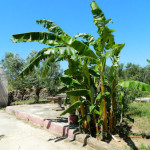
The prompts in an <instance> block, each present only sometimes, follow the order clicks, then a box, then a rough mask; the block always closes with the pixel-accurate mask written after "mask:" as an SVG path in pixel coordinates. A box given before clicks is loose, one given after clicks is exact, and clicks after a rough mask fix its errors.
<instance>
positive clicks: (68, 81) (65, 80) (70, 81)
mask: <svg viewBox="0 0 150 150" xmlns="http://www.w3.org/2000/svg"><path fill="white" fill-rule="evenodd" d="M59 80H60V81H61V82H62V83H63V84H65V85H68V86H71V87H82V84H81V83H79V82H78V81H77V80H75V79H73V78H72V77H70V76H66V77H60V78H59Z"/></svg>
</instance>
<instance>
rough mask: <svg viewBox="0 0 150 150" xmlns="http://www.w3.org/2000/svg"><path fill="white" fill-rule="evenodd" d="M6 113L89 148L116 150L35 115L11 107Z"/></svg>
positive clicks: (104, 143) (7, 108)
mask: <svg viewBox="0 0 150 150" xmlns="http://www.w3.org/2000/svg"><path fill="white" fill-rule="evenodd" d="M6 112H7V113H9V114H12V115H15V116H16V118H20V119H23V120H27V121H29V122H31V123H33V124H36V125H37V126H39V127H41V126H42V127H44V128H45V129H48V130H50V131H51V132H52V133H54V134H57V135H60V136H64V137H67V138H69V139H70V140H76V141H78V142H81V143H83V145H89V146H90V147H92V148H94V149H96V150H118V149H117V148H116V147H113V146H112V145H110V144H107V143H106V142H103V141H100V140H97V139H95V138H93V137H90V136H89V135H86V134H80V133H75V134H74V133H73V131H74V130H73V129H69V128H68V127H64V126H62V125H60V124H58V123H55V122H51V121H49V120H45V119H43V118H40V117H37V116H35V115H30V114H27V113H25V112H20V111H18V110H15V109H12V108H11V106H8V107H6Z"/></svg>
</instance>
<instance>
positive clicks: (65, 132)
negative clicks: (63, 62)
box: [6, 106, 74, 139]
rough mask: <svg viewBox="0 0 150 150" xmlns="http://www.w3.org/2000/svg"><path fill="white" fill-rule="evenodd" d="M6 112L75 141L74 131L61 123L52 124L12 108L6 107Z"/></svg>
mask: <svg viewBox="0 0 150 150" xmlns="http://www.w3.org/2000/svg"><path fill="white" fill-rule="evenodd" d="M6 112H7V113H9V114H12V115H15V116H16V117H17V118H20V119H24V120H27V121H29V122H31V123H33V124H36V125H37V126H40V127H44V128H45V129H48V130H50V131H51V132H53V133H55V134H58V135H60V136H65V137H68V138H69V139H73V137H74V135H73V131H74V130H73V129H69V128H68V127H64V126H62V125H60V124H59V123H55V122H51V121H49V120H45V119H43V118H40V117H37V116H35V115H30V114H27V113H24V112H20V111H18V110H15V109H12V108H11V107H9V106H8V107H6Z"/></svg>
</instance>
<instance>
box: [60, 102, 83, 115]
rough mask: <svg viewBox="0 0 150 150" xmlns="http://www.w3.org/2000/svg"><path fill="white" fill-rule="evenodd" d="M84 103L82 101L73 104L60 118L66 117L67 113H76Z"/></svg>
mask: <svg viewBox="0 0 150 150" xmlns="http://www.w3.org/2000/svg"><path fill="white" fill-rule="evenodd" d="M82 103H83V102H82V101H76V102H75V103H73V104H72V105H71V106H70V107H68V108H67V109H66V110H65V111H63V112H62V113H61V114H60V116H62V115H65V114H67V113H74V112H75V109H77V108H78V107H79V106H80V105H81V104H82Z"/></svg>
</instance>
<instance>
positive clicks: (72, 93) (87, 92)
mask: <svg viewBox="0 0 150 150" xmlns="http://www.w3.org/2000/svg"><path fill="white" fill-rule="evenodd" d="M90 94H91V92H90V90H86V89H78V90H73V91H68V92H67V95H68V96H86V95H90Z"/></svg>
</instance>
